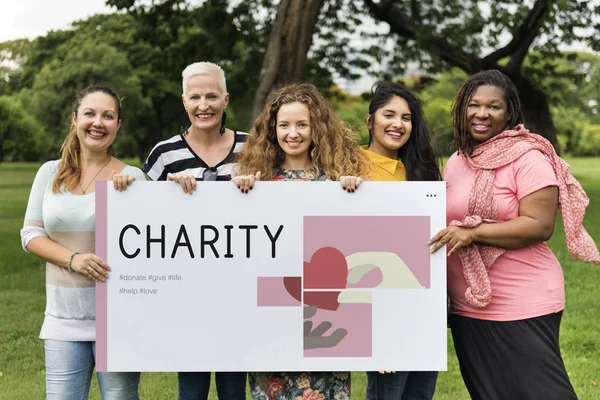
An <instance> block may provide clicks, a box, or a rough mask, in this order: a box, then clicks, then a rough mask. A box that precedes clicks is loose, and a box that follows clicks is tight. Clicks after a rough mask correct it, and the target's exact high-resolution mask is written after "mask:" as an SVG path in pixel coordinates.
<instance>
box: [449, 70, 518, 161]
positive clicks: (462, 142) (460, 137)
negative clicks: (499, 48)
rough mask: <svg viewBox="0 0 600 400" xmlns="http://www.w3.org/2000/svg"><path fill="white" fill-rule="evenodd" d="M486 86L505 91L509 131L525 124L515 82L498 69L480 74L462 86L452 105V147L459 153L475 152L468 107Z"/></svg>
mask: <svg viewBox="0 0 600 400" xmlns="http://www.w3.org/2000/svg"><path fill="white" fill-rule="evenodd" d="M484 85H490V86H495V87H497V88H499V89H502V90H503V91H504V98H505V100H506V104H507V107H506V112H507V113H508V116H509V119H508V129H514V127H515V126H517V125H519V124H522V123H523V111H522V110H521V100H519V93H518V91H517V88H516V86H515V84H514V83H513V81H511V80H510V78H509V77H508V76H506V75H505V74H503V73H502V72H500V71H498V70H496V69H491V70H488V71H481V72H478V73H476V74H475V75H473V76H471V77H470V78H469V79H468V80H467V81H466V82H465V83H464V84H463V85H462V86H461V88H460V89H459V90H458V93H456V97H454V102H453V103H452V120H453V123H454V139H453V140H452V143H450V145H451V146H453V147H454V148H456V149H457V150H458V152H459V153H464V154H469V155H470V154H471V152H472V151H473V148H472V146H471V135H470V133H469V130H468V129H467V107H468V105H469V102H470V101H471V98H472V97H473V95H474V94H475V92H476V91H477V88H478V87H479V86H484Z"/></svg>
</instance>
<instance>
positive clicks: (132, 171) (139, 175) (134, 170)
mask: <svg viewBox="0 0 600 400" xmlns="http://www.w3.org/2000/svg"><path fill="white" fill-rule="evenodd" d="M123 173H124V174H127V175H133V176H135V179H138V180H141V181H145V180H146V174H144V172H143V171H142V170H141V169H139V168H138V167H134V166H132V165H126V166H125V168H123Z"/></svg>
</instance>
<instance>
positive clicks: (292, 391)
mask: <svg viewBox="0 0 600 400" xmlns="http://www.w3.org/2000/svg"><path fill="white" fill-rule="evenodd" d="M271 180H273V181H290V180H303V181H324V180H327V176H326V175H324V174H321V173H319V171H318V170H317V168H314V167H313V168H311V169H310V170H308V171H305V170H287V169H283V168H281V167H276V168H274V169H273V178H271ZM248 382H249V385H250V391H251V393H252V399H253V400H350V372H250V373H249V374H248Z"/></svg>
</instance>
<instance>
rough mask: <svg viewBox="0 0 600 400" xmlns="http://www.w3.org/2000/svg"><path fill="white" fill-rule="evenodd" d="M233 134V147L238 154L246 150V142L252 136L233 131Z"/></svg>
mask: <svg viewBox="0 0 600 400" xmlns="http://www.w3.org/2000/svg"><path fill="white" fill-rule="evenodd" d="M233 133H234V135H235V144H234V147H233V152H234V153H238V152H240V151H242V149H243V148H244V143H246V140H248V137H249V136H250V134H249V133H248V132H241V131H233Z"/></svg>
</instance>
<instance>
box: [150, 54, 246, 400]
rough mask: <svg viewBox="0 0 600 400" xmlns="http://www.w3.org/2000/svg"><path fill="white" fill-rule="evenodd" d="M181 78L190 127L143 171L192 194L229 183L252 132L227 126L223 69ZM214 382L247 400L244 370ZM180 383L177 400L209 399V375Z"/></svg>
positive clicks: (211, 67) (202, 69) (184, 375)
mask: <svg viewBox="0 0 600 400" xmlns="http://www.w3.org/2000/svg"><path fill="white" fill-rule="evenodd" d="M182 77H183V94H182V95H181V98H182V100H183V107H184V109H185V111H186V112H187V115H188V118H189V120H190V125H189V127H188V128H187V129H184V130H182V132H181V133H180V134H178V135H175V136H173V137H172V138H170V139H167V140H164V141H162V142H160V143H158V144H157V145H156V146H154V148H153V149H152V151H151V152H150V155H149V156H148V159H147V161H146V165H145V166H144V169H143V170H144V172H145V173H146V174H147V175H148V177H149V178H150V179H152V180H158V181H164V180H169V181H175V182H177V183H179V184H180V185H181V187H182V188H183V190H184V192H186V193H189V194H192V193H194V191H195V190H196V181H229V180H231V178H232V176H233V175H234V171H233V167H234V157H235V155H236V154H237V153H238V152H239V151H241V150H242V148H243V146H244V142H245V141H246V137H247V136H248V134H247V133H245V132H237V131H234V130H231V129H229V128H227V127H226V121H227V114H226V112H225V109H226V108H227V105H228V104H229V93H227V86H226V82H225V74H224V72H223V70H222V69H221V67H219V66H218V65H216V64H213V63H210V62H197V63H193V64H190V65H188V66H187V67H186V68H185V69H184V70H183V73H182ZM215 378H216V379H215V380H216V383H217V392H218V394H219V399H222V400H242V399H245V398H246V373H245V372H217V373H215ZM178 379H179V400H200V399H202V400H205V399H207V398H208V391H209V388H210V372H179V373H178Z"/></svg>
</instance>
